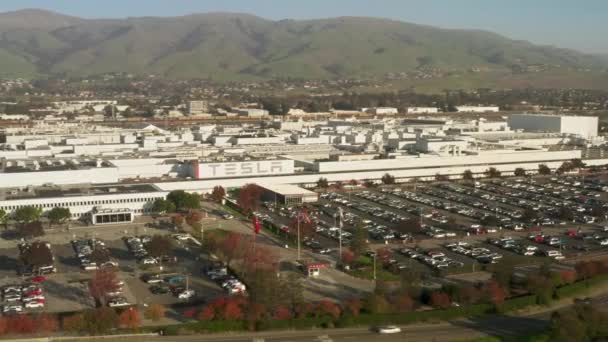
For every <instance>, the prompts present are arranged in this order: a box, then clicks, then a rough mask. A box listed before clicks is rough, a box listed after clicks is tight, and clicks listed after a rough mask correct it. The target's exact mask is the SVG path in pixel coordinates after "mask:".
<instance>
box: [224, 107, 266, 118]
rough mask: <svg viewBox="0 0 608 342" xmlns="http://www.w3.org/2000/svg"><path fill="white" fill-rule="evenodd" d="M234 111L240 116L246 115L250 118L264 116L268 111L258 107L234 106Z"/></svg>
mask: <svg viewBox="0 0 608 342" xmlns="http://www.w3.org/2000/svg"><path fill="white" fill-rule="evenodd" d="M233 110H234V112H235V113H237V114H238V115H241V116H247V117H250V118H261V117H264V116H268V115H269V113H268V111H267V110H266V109H258V108H234V109H233Z"/></svg>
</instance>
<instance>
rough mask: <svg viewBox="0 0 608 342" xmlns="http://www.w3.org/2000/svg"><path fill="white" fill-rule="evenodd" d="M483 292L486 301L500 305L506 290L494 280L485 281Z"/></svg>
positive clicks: (503, 300) (505, 295)
mask: <svg viewBox="0 0 608 342" xmlns="http://www.w3.org/2000/svg"><path fill="white" fill-rule="evenodd" d="M483 292H484V294H485V296H486V298H487V299H488V301H489V302H490V303H492V304H494V305H495V306H501V305H502V304H503V303H504V302H505V298H506V297H507V292H506V291H505V289H504V288H502V287H501V286H500V285H499V284H498V283H497V282H496V281H495V280H490V281H488V282H487V283H485V285H484V287H483Z"/></svg>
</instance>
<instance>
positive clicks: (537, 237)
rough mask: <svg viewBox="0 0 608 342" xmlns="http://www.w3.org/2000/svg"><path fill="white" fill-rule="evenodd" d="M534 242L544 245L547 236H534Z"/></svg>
mask: <svg viewBox="0 0 608 342" xmlns="http://www.w3.org/2000/svg"><path fill="white" fill-rule="evenodd" d="M532 241H534V242H539V243H542V242H544V241H545V236H544V235H536V236H533V237H532Z"/></svg>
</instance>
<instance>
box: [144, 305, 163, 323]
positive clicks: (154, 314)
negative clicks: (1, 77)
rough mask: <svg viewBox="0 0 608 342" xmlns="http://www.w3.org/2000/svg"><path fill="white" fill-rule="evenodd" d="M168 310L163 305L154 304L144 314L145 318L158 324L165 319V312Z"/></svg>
mask: <svg viewBox="0 0 608 342" xmlns="http://www.w3.org/2000/svg"><path fill="white" fill-rule="evenodd" d="M166 311H167V310H166V309H165V307H164V306H162V305H161V304H152V305H150V306H149V307H148V308H147V309H146V312H144V317H146V318H147V319H149V320H152V321H153V322H158V321H160V320H161V319H163V318H164V317H165V312H166Z"/></svg>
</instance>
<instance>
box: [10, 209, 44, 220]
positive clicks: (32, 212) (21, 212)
mask: <svg viewBox="0 0 608 342" xmlns="http://www.w3.org/2000/svg"><path fill="white" fill-rule="evenodd" d="M41 215H42V209H41V208H35V207H32V206H26V207H21V208H19V209H17V210H15V220H16V221H17V222H20V223H28V222H33V221H38V220H39V219H40V216H41Z"/></svg>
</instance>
